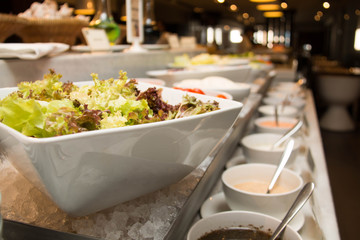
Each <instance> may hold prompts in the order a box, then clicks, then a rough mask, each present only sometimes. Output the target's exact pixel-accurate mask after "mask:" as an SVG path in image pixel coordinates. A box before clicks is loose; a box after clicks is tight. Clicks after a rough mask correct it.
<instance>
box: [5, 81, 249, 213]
mask: <svg viewBox="0 0 360 240" xmlns="http://www.w3.org/2000/svg"><path fill="white" fill-rule="evenodd" d="M75 84H76V85H84V84H86V82H81V83H80V82H79V83H75ZM88 84H89V83H88ZM148 87H152V85H149V84H145V83H139V84H138V88H139V89H140V90H145V89H147V88H148ZM16 89H17V88H3V89H0V98H2V97H4V96H6V95H7V94H8V93H10V92H13V91H14V90H16ZM188 94H189V95H192V94H191V93H188ZM183 95H184V92H183V91H179V90H175V89H170V88H166V87H163V91H162V96H163V99H164V100H165V101H167V102H168V103H169V104H173V105H174V104H177V103H179V102H181V98H182V96H183ZM196 97H197V98H198V99H200V100H202V101H208V100H216V101H217V102H219V106H220V108H221V109H220V110H217V111H213V112H209V113H205V114H200V115H196V116H191V117H187V118H181V119H174V120H168V121H162V122H154V123H147V124H140V125H135V126H125V127H121V128H114V129H104V130H96V131H89V132H82V133H76V134H71V135H64V136H58V137H50V138H32V137H27V136H25V135H23V134H21V133H20V132H18V131H16V130H14V129H12V128H10V127H8V126H6V125H4V124H2V123H0V144H1V148H2V149H3V150H4V151H3V154H4V155H5V156H7V158H8V160H9V161H10V162H11V163H12V164H13V165H14V166H15V167H16V168H17V169H18V170H19V172H21V173H22V174H23V175H24V176H25V177H26V178H28V179H29V180H30V181H31V182H32V183H33V184H34V185H35V186H37V187H39V188H40V189H41V190H42V191H43V192H45V193H46V194H48V195H49V196H50V197H51V198H52V199H53V201H54V202H55V203H56V204H57V205H58V206H59V207H60V208H61V209H62V210H64V211H65V212H67V213H69V214H71V215H87V214H90V213H94V212H96V211H99V210H102V209H105V208H108V207H111V206H114V205H116V204H119V203H121V202H125V201H128V200H131V199H134V198H136V197H138V196H141V195H144V194H146V193H149V192H152V191H155V190H157V189H160V188H162V187H164V186H167V185H169V184H172V183H175V182H177V181H179V180H180V179H182V178H183V177H185V176H186V175H187V174H189V173H190V172H191V171H192V170H193V169H194V168H195V167H196V166H198V164H199V163H201V162H202V160H204V159H205V158H206V156H207V155H208V154H209V152H210V151H211V150H212V149H213V147H214V146H215V145H216V144H217V143H218V141H219V140H220V139H221V138H222V137H223V136H224V134H225V133H226V131H228V129H229V128H230V127H231V125H232V123H233V122H234V121H235V119H236V118H237V116H238V115H239V112H240V110H241V108H242V106H243V105H242V103H239V102H236V101H231V100H226V99H221V98H214V97H211V96H206V95H196Z"/></svg>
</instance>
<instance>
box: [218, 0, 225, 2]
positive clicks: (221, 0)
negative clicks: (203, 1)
mask: <svg viewBox="0 0 360 240" xmlns="http://www.w3.org/2000/svg"><path fill="white" fill-rule="evenodd" d="M217 2H218V3H224V2H225V0H217Z"/></svg>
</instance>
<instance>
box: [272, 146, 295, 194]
mask: <svg viewBox="0 0 360 240" xmlns="http://www.w3.org/2000/svg"><path fill="white" fill-rule="evenodd" d="M294 142H295V141H294V139H290V141H289V142H288V143H287V145H286V147H285V150H284V152H283V154H282V155H281V160H280V163H279V166H278V167H277V169H276V171H275V173H274V175H273V177H272V179H271V182H270V184H269V187H268V189H267V191H266V193H270V191H271V190H272V189H273V187H274V185H275V183H276V181H277V179H278V178H279V176H280V173H281V171H282V170H283V168H284V167H285V165H286V163H287V161H288V160H289V158H290V155H291V152H292V150H293V148H294Z"/></svg>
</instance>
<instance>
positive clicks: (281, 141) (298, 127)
mask: <svg viewBox="0 0 360 240" xmlns="http://www.w3.org/2000/svg"><path fill="white" fill-rule="evenodd" d="M302 125H303V121H301V120H299V121H298V122H297V123H296V124H295V126H294V127H293V128H291V129H290V130H289V131H287V132H286V133H285V134H284V135H283V136H282V137H281V138H280V139H279V140H277V141H276V142H275V143H274V144H273V146H272V147H273V148H276V147H278V146H280V144H282V143H283V142H284V141H285V140H286V139H288V138H289V137H290V136H291V135H293V134H294V133H296V132H297V131H298V130H299V129H300V128H301V126H302Z"/></svg>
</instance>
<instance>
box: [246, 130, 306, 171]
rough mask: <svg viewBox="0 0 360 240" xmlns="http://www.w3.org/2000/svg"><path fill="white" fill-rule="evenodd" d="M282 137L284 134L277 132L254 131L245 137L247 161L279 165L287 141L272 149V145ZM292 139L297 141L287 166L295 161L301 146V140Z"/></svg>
mask: <svg viewBox="0 0 360 240" xmlns="http://www.w3.org/2000/svg"><path fill="white" fill-rule="evenodd" d="M281 137H282V134H276V133H254V134H250V135H247V136H245V137H243V138H242V139H241V145H242V147H243V152H244V156H245V157H246V160H247V162H249V163H269V164H275V165H277V164H278V163H279V162H280V159H281V155H282V153H283V151H284V149H285V145H286V143H285V144H282V145H281V146H280V147H277V148H274V149H271V145H272V144H273V143H275V142H276V141H277V140H278V139H280V138H281ZM290 139H294V141H295V143H294V148H293V150H292V152H291V155H290V158H289V160H288V162H287V164H286V165H287V166H290V165H291V164H292V163H293V162H294V161H295V159H296V157H297V155H298V153H299V148H300V142H299V141H298V140H297V139H296V138H290Z"/></svg>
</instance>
